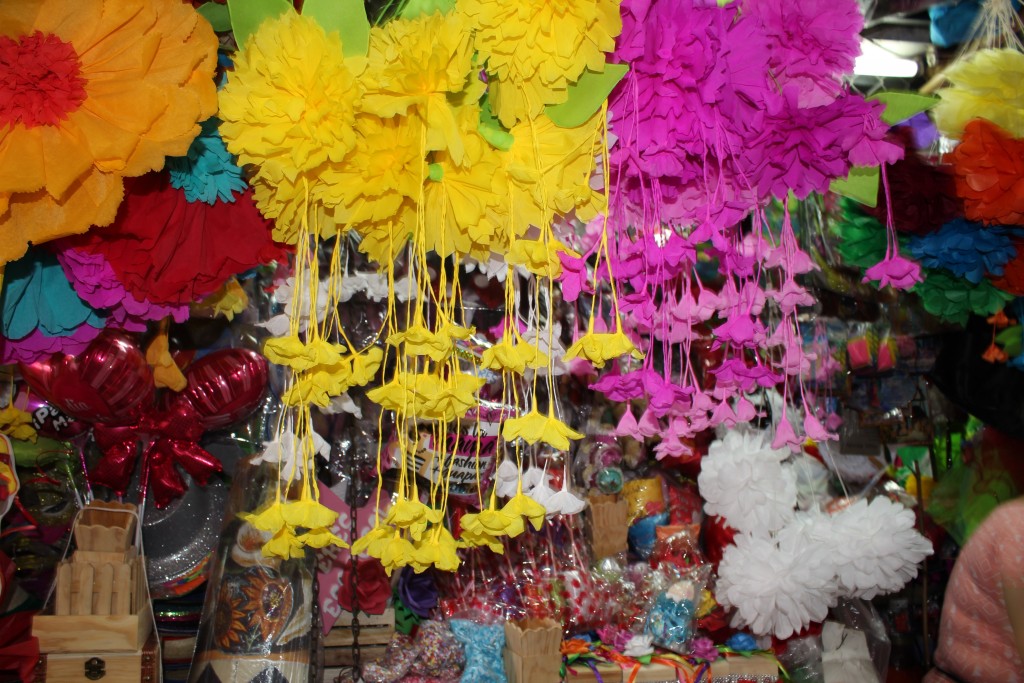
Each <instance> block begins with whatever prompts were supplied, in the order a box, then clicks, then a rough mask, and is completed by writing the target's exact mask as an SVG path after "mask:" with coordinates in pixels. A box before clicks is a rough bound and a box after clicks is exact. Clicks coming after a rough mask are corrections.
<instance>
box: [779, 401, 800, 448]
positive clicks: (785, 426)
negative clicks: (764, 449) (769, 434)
mask: <svg viewBox="0 0 1024 683" xmlns="http://www.w3.org/2000/svg"><path fill="white" fill-rule="evenodd" d="M782 409H783V410H785V407H783V408H782ZM803 446H804V442H803V439H801V438H800V437H798V436H797V435H796V432H794V431H793V425H792V424H790V422H789V416H787V415H785V414H783V416H782V419H781V420H779V423H778V424H777V425H776V426H775V438H774V439H772V448H774V449H775V450H777V451H780V450H782V449H783V448H789V450H791V451H792V452H794V453H799V452H800V451H801V450H803Z"/></svg>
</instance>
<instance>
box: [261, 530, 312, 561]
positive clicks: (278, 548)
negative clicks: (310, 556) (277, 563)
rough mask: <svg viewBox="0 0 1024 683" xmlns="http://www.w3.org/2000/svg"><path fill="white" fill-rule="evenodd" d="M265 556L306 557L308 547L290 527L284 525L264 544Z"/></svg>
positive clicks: (286, 558)
mask: <svg viewBox="0 0 1024 683" xmlns="http://www.w3.org/2000/svg"><path fill="white" fill-rule="evenodd" d="M262 552H263V556H264V557H280V558H281V559H282V560H290V559H293V558H299V557H305V556H306V548H305V546H303V545H302V543H301V542H300V541H299V539H298V537H297V536H296V535H295V533H294V532H292V530H291V529H289V528H288V527H282V528H281V529H280V530H279V531H278V532H277V533H276V534H274V536H273V538H271V539H270V540H269V541H267V542H266V543H264V544H263V551H262Z"/></svg>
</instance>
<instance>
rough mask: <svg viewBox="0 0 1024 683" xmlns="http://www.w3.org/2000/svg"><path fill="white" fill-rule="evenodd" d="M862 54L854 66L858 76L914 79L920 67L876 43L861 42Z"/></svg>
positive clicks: (913, 61) (869, 41)
mask: <svg viewBox="0 0 1024 683" xmlns="http://www.w3.org/2000/svg"><path fill="white" fill-rule="evenodd" d="M860 49H861V54H860V56H859V57H857V61H855V62H854V64H853V73H854V75H856V76H879V77H883V78H913V77H914V76H916V75H917V69H918V65H917V62H916V61H915V60H913V59H905V58H904V57H900V56H899V55H896V54H893V53H892V52H889V51H888V50H886V49H884V48H882V47H880V46H879V45H877V44H876V43H875V42H874V41H871V40H861V41H860Z"/></svg>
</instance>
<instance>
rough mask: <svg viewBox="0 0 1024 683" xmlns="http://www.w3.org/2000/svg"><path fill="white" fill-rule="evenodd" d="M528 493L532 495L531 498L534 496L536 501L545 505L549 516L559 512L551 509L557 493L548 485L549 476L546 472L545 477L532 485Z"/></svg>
mask: <svg viewBox="0 0 1024 683" xmlns="http://www.w3.org/2000/svg"><path fill="white" fill-rule="evenodd" d="M526 494H527V495H528V496H530V498H533V499H534V500H535V501H537V502H538V503H540V504H541V505H543V506H544V510H546V512H547V516H548V517H553V516H554V515H556V514H558V513H557V512H552V511H551V499H552V498H553V497H554V495H555V490H554V489H553V488H551V487H550V486H548V478H547V474H546V473H545V475H544V478H543V479H541V480H540V481H539V482H537V485H536V486H533V487H531V488H530V490H529V491H527V492H526Z"/></svg>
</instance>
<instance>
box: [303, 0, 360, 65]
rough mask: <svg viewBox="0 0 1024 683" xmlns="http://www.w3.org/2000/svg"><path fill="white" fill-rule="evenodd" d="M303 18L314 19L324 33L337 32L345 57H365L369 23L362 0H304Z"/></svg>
mask: <svg viewBox="0 0 1024 683" xmlns="http://www.w3.org/2000/svg"><path fill="white" fill-rule="evenodd" d="M302 14H303V16H307V17H311V18H313V19H316V22H317V23H318V24H320V25H321V26H322V27H323V29H324V30H325V31H327V32H328V33H330V32H331V31H337V32H338V35H339V36H341V49H342V51H343V52H344V53H345V56H346V57H365V56H366V52H367V50H368V49H369V46H370V21H369V19H367V18H366V5H364V4H363V2H362V0H305V3H303V5H302Z"/></svg>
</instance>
